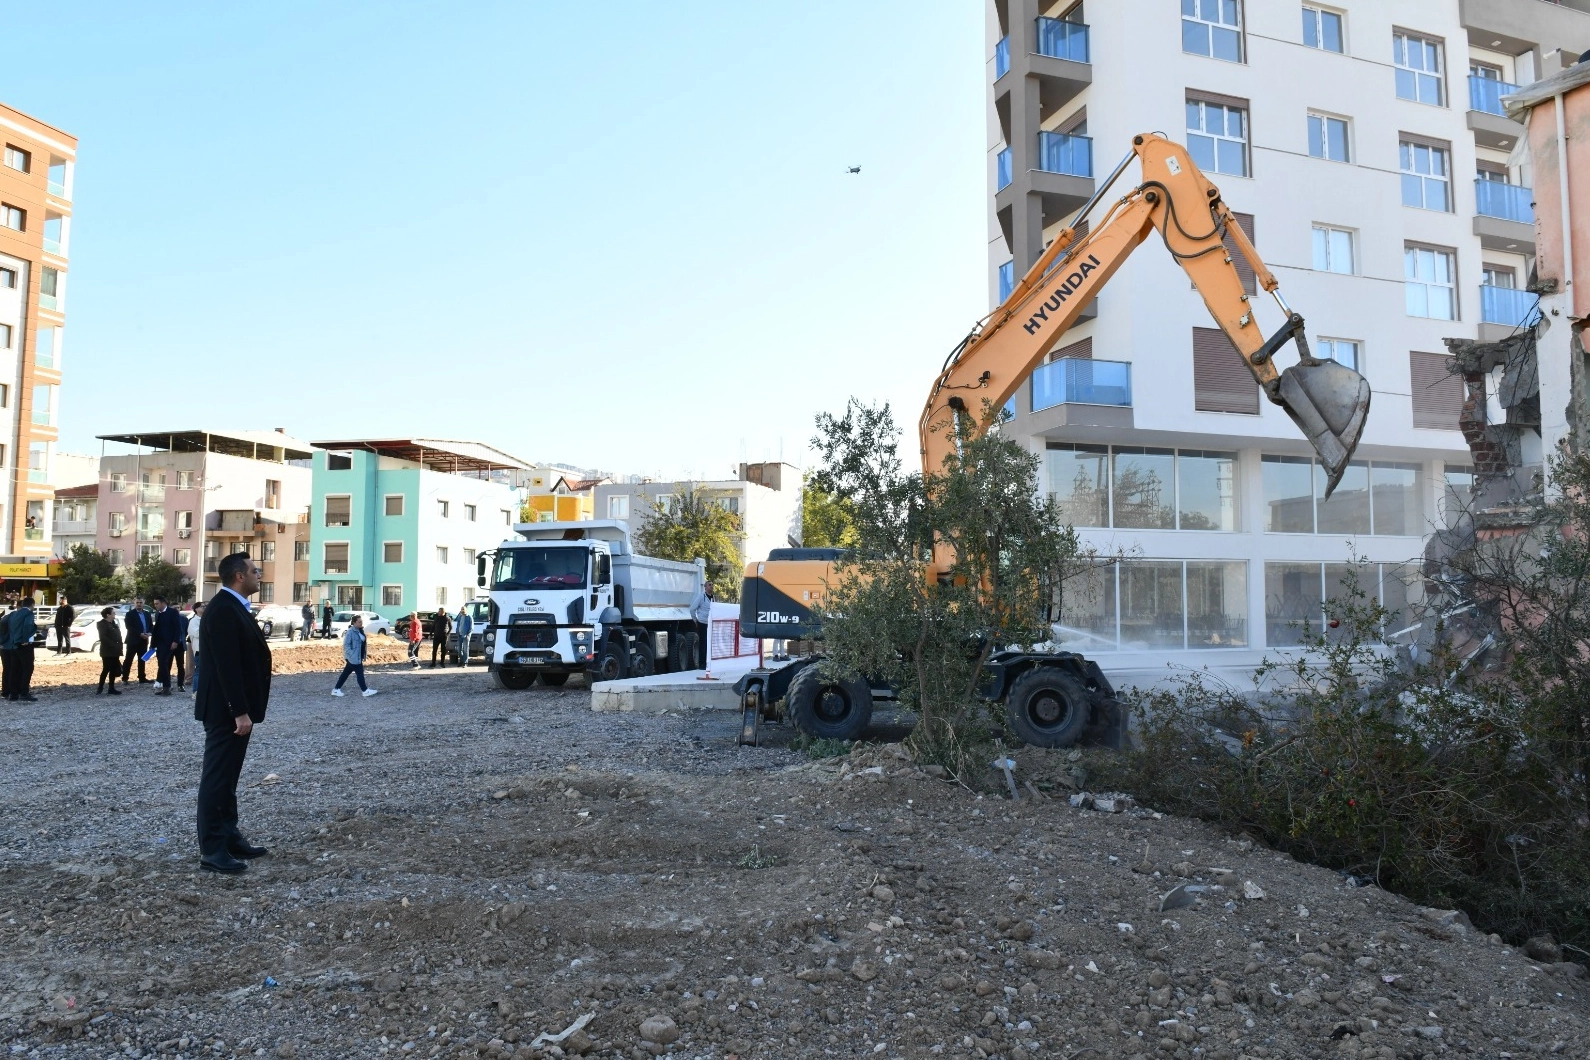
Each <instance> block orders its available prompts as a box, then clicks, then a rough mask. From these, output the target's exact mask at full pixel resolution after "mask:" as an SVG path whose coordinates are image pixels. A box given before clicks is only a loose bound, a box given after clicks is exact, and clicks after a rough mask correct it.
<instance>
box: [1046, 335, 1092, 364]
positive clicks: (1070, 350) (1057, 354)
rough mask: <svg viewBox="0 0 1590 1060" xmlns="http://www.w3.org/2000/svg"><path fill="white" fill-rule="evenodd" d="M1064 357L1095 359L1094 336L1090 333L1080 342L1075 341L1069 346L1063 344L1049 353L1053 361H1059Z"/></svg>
mask: <svg viewBox="0 0 1590 1060" xmlns="http://www.w3.org/2000/svg"><path fill="white" fill-rule="evenodd" d="M1062 357H1071V358H1074V359H1076V360H1082V361H1091V360H1092V359H1093V336H1091V335H1089V336H1088V337H1087V338H1085V339H1083V340H1082V341H1080V342H1073V343H1072V344H1071V345H1069V346H1062V347H1060V348H1059V349H1058V350H1055V351H1054V353H1052V354H1050V355H1049V359H1050V360H1051V361H1058V360H1060V358H1062Z"/></svg>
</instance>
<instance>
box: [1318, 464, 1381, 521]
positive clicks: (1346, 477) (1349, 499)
mask: <svg viewBox="0 0 1590 1060" xmlns="http://www.w3.org/2000/svg"><path fill="white" fill-rule="evenodd" d="M1325 482H1326V476H1325V469H1324V468H1317V469H1316V474H1315V475H1314V491H1315V493H1314V504H1315V509H1314V510H1315V518H1316V519H1317V520H1318V522H1319V532H1320V533H1322V534H1367V533H1369V465H1368V464H1367V463H1365V462H1364V461H1361V460H1354V461H1352V462H1351V463H1349V464H1348V465H1347V470H1345V471H1343V472H1342V480H1341V481H1340V482H1338V483H1337V484H1336V489H1335V491H1334V492H1332V493H1331V496H1330V500H1326V499H1325Z"/></svg>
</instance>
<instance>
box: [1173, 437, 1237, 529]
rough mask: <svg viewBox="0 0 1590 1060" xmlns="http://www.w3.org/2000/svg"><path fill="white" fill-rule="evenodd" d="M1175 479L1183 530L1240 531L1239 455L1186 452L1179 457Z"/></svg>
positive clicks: (1177, 504)
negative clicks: (1238, 528) (1238, 507)
mask: <svg viewBox="0 0 1590 1060" xmlns="http://www.w3.org/2000/svg"><path fill="white" fill-rule="evenodd" d="M1176 479H1177V494H1176V507H1177V510H1178V513H1179V523H1178V525H1179V526H1180V527H1181V528H1182V529H1183V530H1228V531H1229V530H1235V529H1236V528H1237V454H1235V453H1211V452H1202V451H1200V450H1197V449H1183V450H1181V452H1179V453H1177V454H1176Z"/></svg>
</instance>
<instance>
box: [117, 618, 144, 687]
mask: <svg viewBox="0 0 1590 1060" xmlns="http://www.w3.org/2000/svg"><path fill="white" fill-rule="evenodd" d="M123 625H125V626H126V628H127V655H126V658H125V659H124V660H123V661H122V664H121V683H122V684H123V685H125V684H127V683H128V682H129V681H131V680H132V664H133V660H134V659H137V660H138V683H139V684H141V685H147V684H148V683H149V678H148V677H147V676H146V675H145V672H144V652H146V651H148V650H149V629H150V624H149V612H147V611H145V610H144V598H143V597H141V596H135V597H133V603H132V607H131V608H130V609H128V611H127V617H126V619H124V620H123Z"/></svg>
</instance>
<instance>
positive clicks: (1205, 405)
mask: <svg viewBox="0 0 1590 1060" xmlns="http://www.w3.org/2000/svg"><path fill="white" fill-rule="evenodd" d="M1192 346H1193V408H1194V409H1196V410H1197V411H1199V412H1235V413H1242V414H1245V415H1250V416H1257V415H1258V414H1259V384H1258V382H1257V381H1256V380H1255V379H1254V378H1253V373H1252V372H1250V371H1248V367H1247V365H1246V364H1245V363H1244V362H1243V360H1242V354H1241V353H1239V352H1238V351H1237V348H1236V347H1235V346H1233V345H1232V344H1231V340H1230V339H1229V338H1227V337H1226V333H1225V332H1223V331H1221V330H1220V329H1219V328H1193V340H1192Z"/></svg>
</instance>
